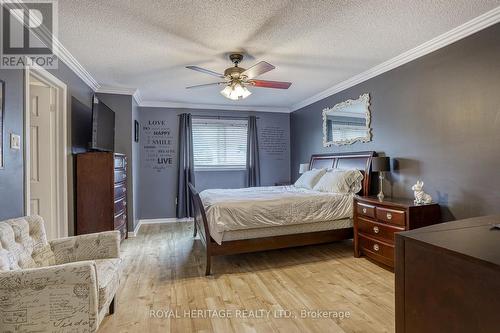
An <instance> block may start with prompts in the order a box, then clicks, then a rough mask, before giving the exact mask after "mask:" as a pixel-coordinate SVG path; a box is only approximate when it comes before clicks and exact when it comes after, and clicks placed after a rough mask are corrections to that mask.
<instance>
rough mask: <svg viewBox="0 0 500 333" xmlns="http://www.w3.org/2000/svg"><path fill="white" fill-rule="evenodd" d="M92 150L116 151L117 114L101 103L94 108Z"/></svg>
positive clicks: (95, 104)
mask: <svg viewBox="0 0 500 333" xmlns="http://www.w3.org/2000/svg"><path fill="white" fill-rule="evenodd" d="M92 149H93V150H100V151H114V150H115V113H114V111H113V110H111V109H110V108H109V107H108V106H107V105H106V104H104V103H102V102H101V101H98V102H97V103H94V106H93V108H92Z"/></svg>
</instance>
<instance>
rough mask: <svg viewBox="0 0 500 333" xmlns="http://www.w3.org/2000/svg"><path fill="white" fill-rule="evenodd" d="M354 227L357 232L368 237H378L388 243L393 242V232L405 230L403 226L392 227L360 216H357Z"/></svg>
mask: <svg viewBox="0 0 500 333" xmlns="http://www.w3.org/2000/svg"><path fill="white" fill-rule="evenodd" d="M356 227H357V229H358V232H360V233H362V234H364V235H367V236H370V237H374V238H379V239H381V240H383V241H385V242H388V243H390V244H394V233H395V232H400V231H404V230H405V228H399V227H393V226H390V225H387V224H383V223H377V222H373V221H370V220H367V219H364V218H362V217H358V219H357V220H356Z"/></svg>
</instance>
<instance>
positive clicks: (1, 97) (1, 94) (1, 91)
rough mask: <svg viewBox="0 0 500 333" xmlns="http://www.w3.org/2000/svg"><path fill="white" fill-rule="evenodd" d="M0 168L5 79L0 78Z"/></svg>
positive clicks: (0, 163)
mask: <svg viewBox="0 0 500 333" xmlns="http://www.w3.org/2000/svg"><path fill="white" fill-rule="evenodd" d="M0 85H1V87H0V169H3V168H4V163H5V161H4V154H3V152H4V149H3V146H4V140H3V138H4V133H3V132H4V127H5V126H4V114H5V81H3V80H0Z"/></svg>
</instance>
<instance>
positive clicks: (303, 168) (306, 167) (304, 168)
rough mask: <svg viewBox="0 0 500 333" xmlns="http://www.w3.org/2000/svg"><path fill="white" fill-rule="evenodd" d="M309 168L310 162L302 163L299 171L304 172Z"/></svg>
mask: <svg viewBox="0 0 500 333" xmlns="http://www.w3.org/2000/svg"><path fill="white" fill-rule="evenodd" d="M308 170H309V163H301V164H300V167H299V173H300V174H303V173H304V172H306V171H308Z"/></svg>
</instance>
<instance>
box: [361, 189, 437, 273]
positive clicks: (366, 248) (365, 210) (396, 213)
mask: <svg viewBox="0 0 500 333" xmlns="http://www.w3.org/2000/svg"><path fill="white" fill-rule="evenodd" d="M440 222H441V209H440V208H439V205H438V204H429V205H415V204H414V202H413V200H410V199H394V198H384V200H383V201H379V200H378V198H377V197H375V196H373V197H371V196H370V197H359V196H358V197H355V198H354V256H355V257H360V256H361V255H366V256H367V257H369V258H371V259H373V260H375V261H376V262H379V263H382V264H384V265H386V266H389V267H394V234H395V233H396V232H400V231H405V230H412V229H417V228H421V227H425V226H428V225H431V224H437V223H440Z"/></svg>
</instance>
